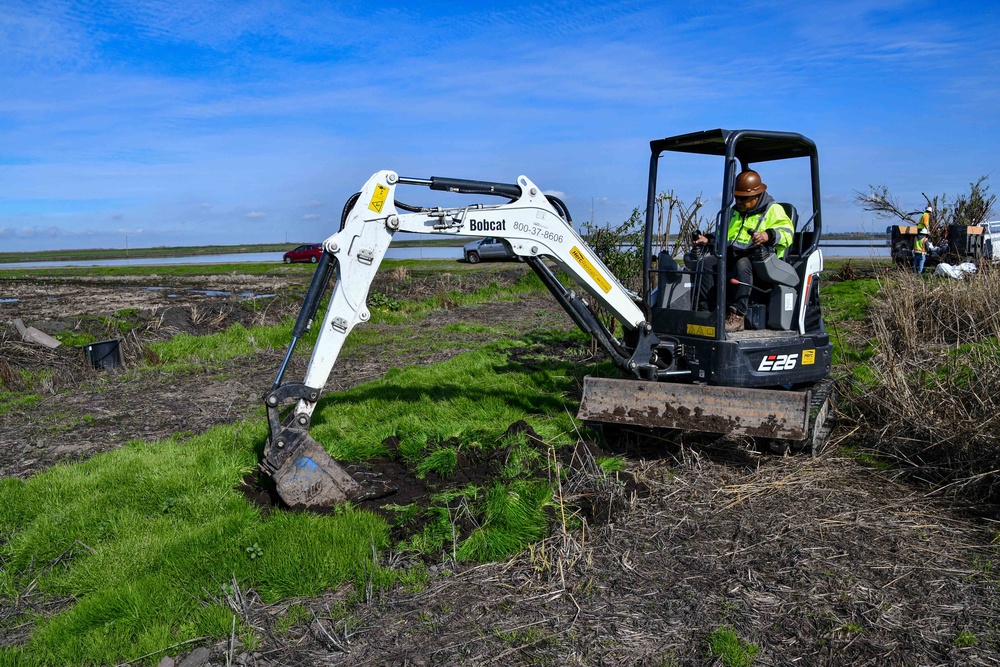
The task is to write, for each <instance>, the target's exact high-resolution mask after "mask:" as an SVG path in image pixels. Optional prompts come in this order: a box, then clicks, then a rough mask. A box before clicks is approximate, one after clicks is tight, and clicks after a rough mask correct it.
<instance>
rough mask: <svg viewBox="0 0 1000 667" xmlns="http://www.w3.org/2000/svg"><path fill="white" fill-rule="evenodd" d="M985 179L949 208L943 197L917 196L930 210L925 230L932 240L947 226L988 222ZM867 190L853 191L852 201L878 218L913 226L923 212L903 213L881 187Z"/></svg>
mask: <svg viewBox="0 0 1000 667" xmlns="http://www.w3.org/2000/svg"><path fill="white" fill-rule="evenodd" d="M987 178H989V177H988V176H983V177H981V178H980V179H979V180H978V181H976V182H975V183H970V184H969V192H968V193H963V194H960V195H958V196H957V197H956V198H955V202H954V204H952V205H949V204H948V196H947V195H940V196H935V197H933V198H931V197H928V196H927V195H926V194H924V193H921V194H922V195H923V197H924V200H925V202H926V203H925V204H924V208H926V207H927V206H930V207H931V209H932V210H931V224H930V229H929V231H930V233H931V236H932V237H935V238H939V237H940V236H941V234H940V233H939V231H940V230H943V229H946V228H947V227H948V225H979V224H982V223H983V222H985V221H986V220H987V219H989V217H990V214H991V213H992V210H993V205H994V203H995V202H996V195H990V194H989V189H990V188H989V186H988V185H986V180H987ZM868 189H869V192H858V191H855V195H856V196H855V201H856V202H857V203H858V204H859V205H860V206H861V208H863V209H864V210H866V211H870V212H872V213H874V214H875V215H876V216H878V217H880V218H886V219H889V220H898V221H899V222H901V223H903V224H907V225H915V224H916V223H917V220H918V219H919V217H920V215H921V214H922V213H923V212H924V208H920V209H918V210H916V211H907V210H906V209H905V208H903V206H902V205H901V204H900V203H899V201H898V200H897V199H896V198H895V197H893V196H892V193H890V192H889V188H887V187H886V186H884V185H878V186H875V185H869V186H868Z"/></svg>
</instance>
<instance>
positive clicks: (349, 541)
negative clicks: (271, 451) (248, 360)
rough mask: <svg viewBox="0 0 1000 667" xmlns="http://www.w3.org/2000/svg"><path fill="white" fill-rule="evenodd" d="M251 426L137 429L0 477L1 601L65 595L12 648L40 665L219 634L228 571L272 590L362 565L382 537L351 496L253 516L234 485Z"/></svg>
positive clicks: (250, 451) (251, 443)
mask: <svg viewBox="0 0 1000 667" xmlns="http://www.w3.org/2000/svg"><path fill="white" fill-rule="evenodd" d="M263 435H264V427H263V425H262V424H256V425H237V426H228V427H223V428H217V429H213V430H212V431H210V432H208V433H206V434H204V435H202V436H199V437H197V438H193V439H191V440H189V441H185V442H178V441H172V440H169V441H163V442H157V443H139V442H136V443H132V444H130V445H129V446H127V447H125V448H123V449H119V450H116V451H114V452H110V453H108V454H104V455H100V456H96V457H94V458H92V459H91V460H89V461H87V462H84V463H80V464H75V465H60V466H56V467H54V468H52V469H50V470H48V471H45V472H43V473H40V474H38V475H35V476H34V477H32V478H30V479H29V480H19V479H5V480H2V481H0V544H2V545H3V546H2V547H0V562H2V564H3V570H4V572H5V573H6V575H7V576H6V577H5V578H4V579H3V580H2V581H0V596H2V598H3V599H4V600H5V605H10V604H11V601H12V600H14V599H16V598H17V597H18V595H19V594H21V593H23V592H24V591H25V590H27V589H28V588H30V587H31V582H32V581H36V582H37V584H36V585H37V591H38V592H39V593H40V594H42V595H44V596H45V597H46V598H48V599H50V600H53V601H59V600H65V601H66V603H67V605H68V608H67V609H66V610H65V611H63V612H62V613H59V614H56V615H55V616H52V617H51V618H42V617H37V618H34V620H35V622H36V624H37V626H36V629H35V631H34V633H33V634H32V637H31V640H30V641H29V643H28V644H27V645H26V646H24V647H23V648H24V654H25V655H31V656H33V657H35V658H37V659H38V660H39V661H40V662H41V663H43V664H80V663H86V662H94V663H115V662H118V661H119V660H120V659H121V658H123V657H126V658H134V657H137V656H139V655H143V654H145V653H148V652H151V651H155V650H157V649H158V648H162V647H164V646H168V645H171V644H175V643H177V642H180V641H185V640H187V639H191V638H194V637H199V636H215V637H218V636H224V635H225V634H227V633H228V632H229V630H230V627H231V621H232V613H231V611H230V610H229V609H228V608H227V607H226V605H225V604H224V603H223V600H224V597H223V593H224V589H223V585H224V584H227V583H228V582H230V581H231V580H232V579H233V578H234V577H235V579H236V580H237V582H239V584H240V585H241V586H244V587H252V588H253V589H254V590H256V591H257V592H258V593H260V595H261V597H262V598H263V599H264V600H269V601H273V600H278V599H282V598H286V597H290V596H297V595H315V594H317V593H319V592H320V591H322V590H325V589H328V588H331V587H334V586H337V585H338V584H340V583H342V582H344V581H349V580H353V579H355V578H357V577H359V576H362V575H363V574H364V572H365V571H366V570H367V569H370V561H371V549H372V545H373V544H374V545H375V546H376V547H378V548H382V547H384V546H386V545H387V544H388V534H387V527H386V525H385V523H384V522H383V521H382V520H381V519H378V518H376V517H374V516H373V515H371V514H369V513H366V512H359V511H354V510H351V509H350V508H346V509H344V510H343V511H340V512H338V513H336V514H334V515H330V516H316V515H310V514H304V513H283V512H275V513H271V514H270V515H268V516H263V515H262V514H261V513H260V511H259V510H258V509H256V508H254V507H253V506H251V505H250V504H248V503H247V501H246V500H245V499H244V497H243V496H242V494H241V493H240V492H239V491H238V490H237V487H238V486H239V484H240V482H241V479H242V476H243V475H244V474H246V473H247V472H248V471H250V470H252V469H253V468H254V465H255V462H256V455H255V448H256V446H257V445H258V443H259V442H260V440H261V439H262V438H263ZM248 548H250V549H252V550H253V552H252V553H251V552H248ZM251 555H253V556H254V557H251ZM22 620H25V619H22ZM18 651H19V649H7V650H4V651H0V655H5V656H8V657H9V656H10V655H17V654H18ZM15 662H16V661H15Z"/></svg>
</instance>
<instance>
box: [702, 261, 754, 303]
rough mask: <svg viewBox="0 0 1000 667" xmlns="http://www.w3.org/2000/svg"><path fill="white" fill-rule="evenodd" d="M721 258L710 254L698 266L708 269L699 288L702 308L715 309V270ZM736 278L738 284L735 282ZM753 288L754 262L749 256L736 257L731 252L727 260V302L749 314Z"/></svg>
mask: <svg viewBox="0 0 1000 667" xmlns="http://www.w3.org/2000/svg"><path fill="white" fill-rule="evenodd" d="M718 265H719V258H718V257H716V256H715V255H709V256H708V257H705V258H704V259H702V260H701V261H700V263H699V264H698V268H700V269H702V270H703V271H706V273H703V274H701V276H700V279H701V285H700V286H699V289H698V303H699V304H700V305H701V306H703V308H702V310H706V309H707V310H715V308H716V298H715V272H716V270H717V267H718ZM733 278H735V279H736V280H737V284H735V285H734V284H733V283H732V280H733ZM752 288H753V262H751V261H750V258H749V257H736V256H735V255H733V254H732V253H730V255H729V257H728V261H727V262H726V303H727V304H729V307H730V308H732V309H734V310H736V312H738V313H739V314H740V315H746V314H747V307H748V306H749V305H750V290H751V289H752Z"/></svg>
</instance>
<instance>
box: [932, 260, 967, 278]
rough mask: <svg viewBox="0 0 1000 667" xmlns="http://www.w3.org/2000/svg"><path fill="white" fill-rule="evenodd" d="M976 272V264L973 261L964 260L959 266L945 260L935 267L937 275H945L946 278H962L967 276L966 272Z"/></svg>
mask: <svg viewBox="0 0 1000 667" xmlns="http://www.w3.org/2000/svg"><path fill="white" fill-rule="evenodd" d="M975 272H976V265H975V264H973V263H972V262H962V263H961V264H959V265H958V266H952V265H951V264H947V263H945V262H941V263H940V264H938V265H937V268H936V269H934V275H935V276H944V277H946V278H954V279H955V280H961V279H962V278H964V277H965V274H973V273H975Z"/></svg>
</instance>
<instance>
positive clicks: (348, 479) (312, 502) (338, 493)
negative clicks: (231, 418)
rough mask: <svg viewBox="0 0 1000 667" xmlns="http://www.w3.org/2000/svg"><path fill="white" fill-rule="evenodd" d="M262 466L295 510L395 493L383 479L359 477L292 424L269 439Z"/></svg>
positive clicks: (302, 430) (282, 496) (280, 493)
mask: <svg viewBox="0 0 1000 667" xmlns="http://www.w3.org/2000/svg"><path fill="white" fill-rule="evenodd" d="M260 467H261V470H263V471H264V473H265V474H267V475H270V477H271V479H273V480H274V485H275V490H276V491H277V492H278V495H279V496H280V497H281V499H282V500H283V501H284V502H285V503H286V504H287V505H288V506H289V507H292V508H296V509H307V508H316V507H332V506H333V505H339V504H341V503H345V502H348V501H354V502H359V501H362V500H369V499H371V498H381V497H383V496H387V495H389V494H390V493H392V492H394V491H395V490H396V488H395V487H393V486H391V485H389V484H388V483H386V482H385V481H382V480H378V479H365V478H361V479H358V478H356V477H355V476H353V475H352V474H351V473H349V472H347V471H346V470H344V468H342V467H341V465H340V464H339V463H337V461H336V460H335V459H334V458H333V457H332V456H330V455H329V454H327V452H326V450H325V449H323V445H321V444H319V443H318V442H316V441H315V440H313V439H312V437H310V436H309V434H308V433H307V432H306V430H305V429H303V428H296V427H295V426H290V425H286V426H285V427H283V428H281V429H280V430H279V431H278V432H277V435H275V436H273V437H272V438H270V439H269V440H268V443H267V446H266V447H265V448H264V458H263V459H262V460H261V462H260Z"/></svg>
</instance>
